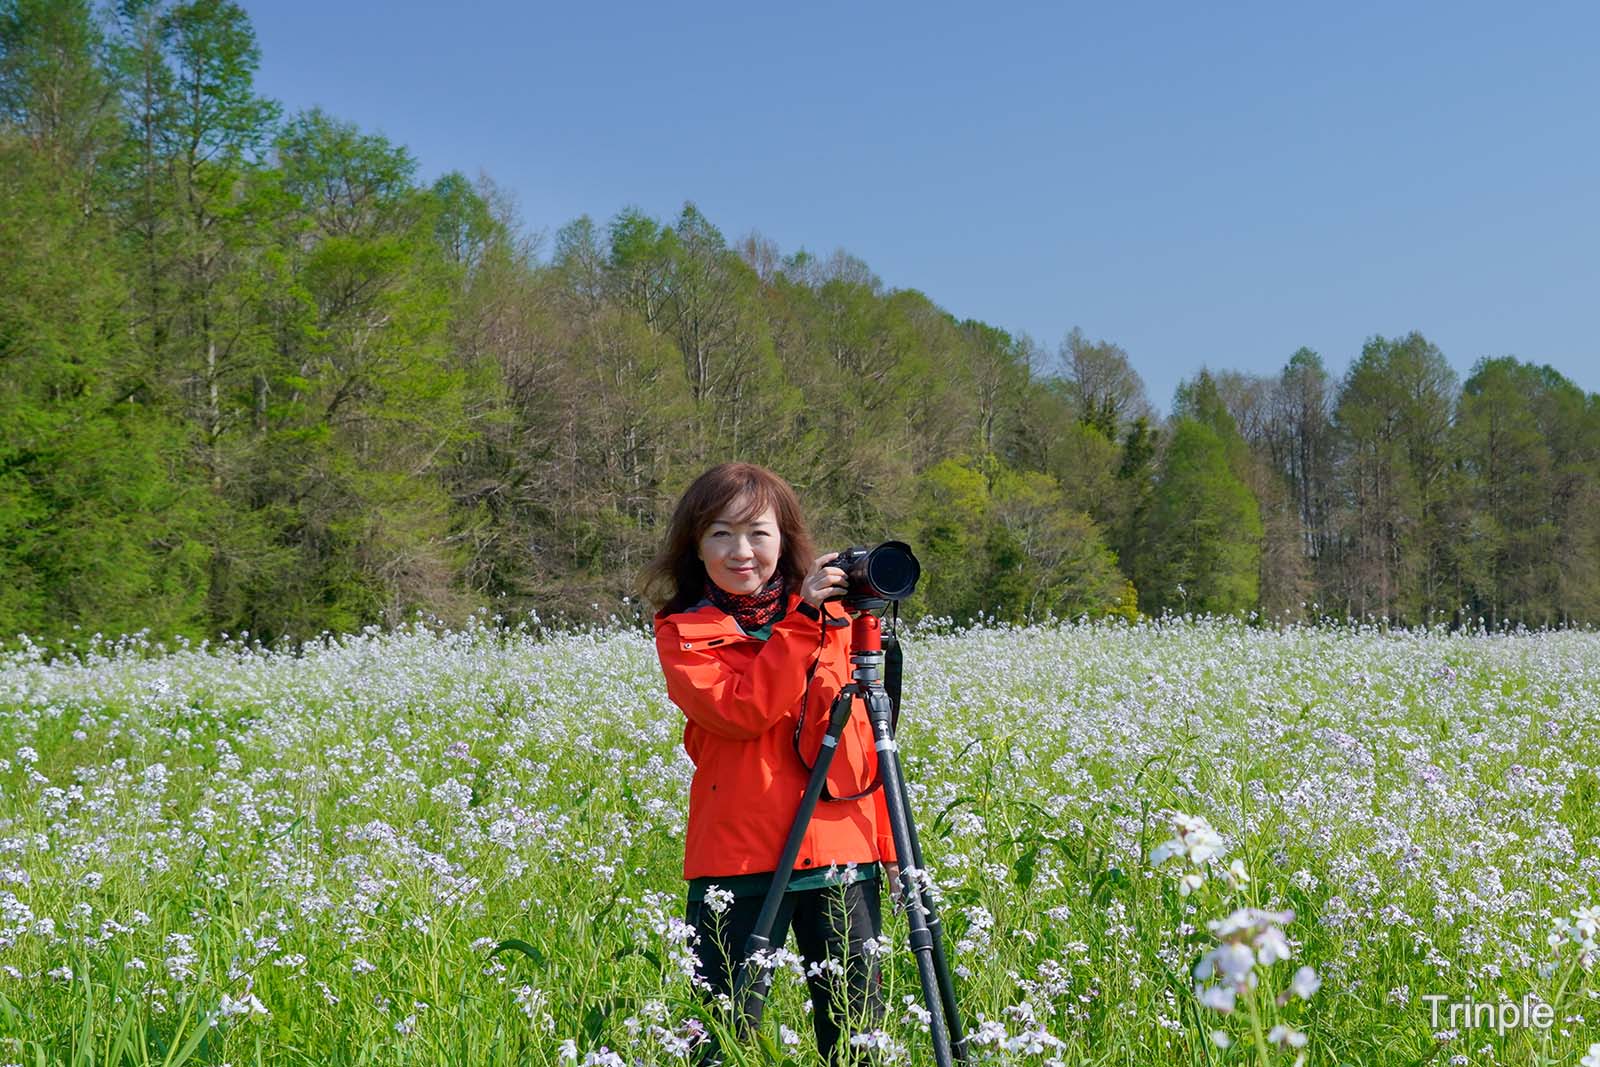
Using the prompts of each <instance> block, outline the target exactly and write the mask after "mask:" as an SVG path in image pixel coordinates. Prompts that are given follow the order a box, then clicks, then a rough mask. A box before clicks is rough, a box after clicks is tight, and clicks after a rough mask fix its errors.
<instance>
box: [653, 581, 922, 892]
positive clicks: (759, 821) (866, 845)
mask: <svg viewBox="0 0 1600 1067" xmlns="http://www.w3.org/2000/svg"><path fill="white" fill-rule="evenodd" d="M826 607H827V617H828V619H829V620H830V625H829V626H827V627H826V630H825V632H826V638H824V637H823V636H822V633H823V630H824V628H823V627H822V626H821V625H820V619H819V617H818V615H817V613H816V612H815V611H814V610H813V609H811V608H810V607H809V606H806V607H805V608H804V610H801V601H800V597H799V596H798V595H796V594H790V596H789V604H788V610H787V611H786V612H785V614H784V616H783V618H782V619H780V620H779V621H778V622H777V623H776V624H775V625H774V626H773V627H772V636H770V637H769V638H768V639H767V640H766V641H764V642H763V641H761V640H759V639H757V638H754V637H750V636H748V635H746V634H745V632H744V631H743V630H742V629H741V628H740V626H739V624H738V623H737V622H736V621H734V618H733V616H731V615H729V614H727V613H726V612H724V611H723V610H722V609H721V608H718V607H716V606H714V605H712V604H709V603H703V604H700V605H698V606H697V607H695V608H693V609H691V610H689V611H683V612H678V613H676V614H672V615H668V614H665V613H661V614H658V615H657V616H656V619H655V627H656V651H657V653H658V654H659V655H660V657H661V671H662V673H663V674H665V675H666V679H667V695H668V696H669V697H671V698H672V702H673V703H674V704H676V705H677V706H678V707H679V708H681V709H682V710H683V713H684V715H685V716H686V717H687V719H688V721H687V722H686V723H685V724H684V727H683V747H684V750H685V751H687V752H688V753H689V758H690V759H691V760H693V761H694V767H695V770H694V779H693V781H692V782H691V784H690V786H689V829H688V835H687V840H686V841H685V842H684V856H683V876H684V877H685V878H714V877H727V876H731V875H736V874H755V873H760V872H765V871H771V870H775V869H776V868H777V866H778V857H779V853H781V852H782V851H783V842H784V840H785V838H787V837H788V834H789V827H790V825H791V824H793V822H794V817H795V813H796V812H797V811H798V810H799V807H800V798H801V795H802V794H803V793H804V792H805V788H806V781H807V779H808V778H809V773H808V772H807V770H806V768H805V767H804V766H803V765H802V764H801V762H800V759H799V757H797V756H796V755H795V751H794V731H795V725H796V723H797V722H798V721H799V717H800V712H801V708H802V706H804V708H805V733H804V734H803V735H802V737H801V739H800V750H801V752H803V753H805V758H806V760H807V761H808V762H811V763H815V762H816V754H817V750H818V749H819V748H820V747H821V745H822V736H823V734H824V733H826V732H827V726H828V712H829V710H830V709H831V708H832V707H833V698H834V696H835V695H837V694H838V692H839V690H840V688H841V687H843V686H844V685H845V684H846V683H847V682H848V681H849V679H850V659H849V656H850V629H849V620H848V618H847V617H846V616H845V614H844V612H843V611H842V610H841V609H840V608H839V606H838V605H837V604H834V603H832V602H829V603H828V604H827V606H826ZM819 646H820V649H819ZM819 650H820V652H821V659H820V661H819V662H818V663H817V669H816V673H815V675H814V676H813V677H812V680H811V684H810V689H809V691H807V686H806V673H807V671H809V670H810V668H811V664H812V662H813V661H816V660H817V659H818V652H819ZM877 770H878V758H877V752H876V750H875V749H874V747H873V739H872V725H871V723H869V722H868V720H867V712H866V708H865V707H864V706H863V705H862V704H861V702H860V701H856V703H855V708H854V709H853V711H852V712H851V716H850V720H849V721H848V722H847V723H845V726H844V732H843V735H842V736H841V737H840V739H839V747H838V749H837V750H836V751H835V753H834V757H833V762H832V763H831V764H830V765H829V768H828V792H829V793H830V794H831V795H833V796H849V795H851V794H853V793H859V792H861V790H863V789H865V788H867V787H868V786H869V785H871V784H872V783H873V782H874V781H875V780H876V778H877ZM894 855H895V853H894V838H893V836H892V834H891V832H890V829H889V817H888V811H887V809H886V807H885V805H884V801H883V790H882V789H875V790H873V792H871V793H869V794H868V795H867V796H865V797H862V798H860V799H859V800H848V801H828V800H821V801H818V803H817V807H816V811H815V813H814V814H813V815H812V818H811V823H810V825H809V826H808V827H807V828H806V835H805V839H804V841H803V842H802V843H801V846H800V854H799V856H798V857H796V859H795V867H794V869H795V871H796V872H797V873H798V872H803V871H807V870H815V869H816V868H818V867H827V866H828V865H829V864H834V863H837V864H839V865H841V866H843V865H844V864H846V863H852V862H854V863H870V862H873V861H875V860H880V859H881V860H884V861H892V860H893V859H894Z"/></svg>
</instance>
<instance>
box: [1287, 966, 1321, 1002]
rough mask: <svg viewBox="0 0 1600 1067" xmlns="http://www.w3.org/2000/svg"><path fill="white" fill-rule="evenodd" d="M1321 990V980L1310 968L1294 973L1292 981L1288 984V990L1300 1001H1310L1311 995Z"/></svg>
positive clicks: (1302, 968) (1303, 968)
mask: <svg viewBox="0 0 1600 1067" xmlns="http://www.w3.org/2000/svg"><path fill="white" fill-rule="evenodd" d="M1321 988H1322V978H1321V976H1320V975H1318V974H1317V972H1316V971H1314V970H1313V969H1311V968H1310V967H1301V968H1300V969H1299V970H1298V971H1295V972H1294V980H1293V981H1291V982H1290V983H1289V989H1290V990H1291V991H1292V992H1293V993H1294V995H1295V996H1297V997H1299V998H1300V999H1301V1000H1310V999H1311V994H1313V993H1315V992H1316V991H1317V990H1319V989H1321Z"/></svg>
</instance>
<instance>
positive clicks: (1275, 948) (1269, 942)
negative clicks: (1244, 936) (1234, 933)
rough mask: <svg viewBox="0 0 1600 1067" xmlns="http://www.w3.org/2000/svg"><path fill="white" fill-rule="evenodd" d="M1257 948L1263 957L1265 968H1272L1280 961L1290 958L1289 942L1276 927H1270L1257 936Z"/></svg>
mask: <svg viewBox="0 0 1600 1067" xmlns="http://www.w3.org/2000/svg"><path fill="white" fill-rule="evenodd" d="M1255 946H1256V950H1257V952H1259V953H1260V955H1261V963H1262V965H1263V966H1268V967H1270V966H1271V965H1272V964H1274V963H1277V962H1278V961H1279V960H1286V959H1288V958H1289V941H1288V939H1287V938H1286V937H1284V936H1283V931H1282V930H1280V929H1278V928H1277V927H1276V926H1269V927H1267V928H1266V929H1265V930H1263V931H1261V932H1260V933H1259V934H1257V935H1256V937H1255Z"/></svg>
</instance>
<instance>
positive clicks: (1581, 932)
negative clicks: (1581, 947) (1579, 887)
mask: <svg viewBox="0 0 1600 1067" xmlns="http://www.w3.org/2000/svg"><path fill="white" fill-rule="evenodd" d="M1569 914H1571V916H1572V918H1573V923H1572V932H1573V933H1574V934H1575V935H1577V938H1578V940H1580V941H1593V940H1594V939H1595V937H1596V935H1600V905H1591V906H1589V907H1587V908H1574V909H1572V911H1571V912H1570V913H1569Z"/></svg>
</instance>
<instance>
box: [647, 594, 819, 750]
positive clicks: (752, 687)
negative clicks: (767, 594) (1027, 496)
mask: <svg viewBox="0 0 1600 1067" xmlns="http://www.w3.org/2000/svg"><path fill="white" fill-rule="evenodd" d="M818 630H819V623H818V619H817V618H816V617H815V616H814V615H813V614H808V613H806V612H804V611H795V612H790V613H789V614H788V615H785V616H784V617H783V618H782V619H779V620H778V622H777V624H776V625H774V626H773V628H772V636H770V637H768V638H767V640H766V643H765V644H764V645H763V646H762V648H761V650H760V651H759V652H757V653H756V656H755V659H753V660H752V661H751V662H750V666H749V668H748V669H746V670H745V671H744V672H743V673H736V672H735V671H734V670H733V668H731V667H729V666H728V665H727V664H726V663H724V662H723V661H722V659H721V658H720V657H719V656H717V655H716V654H715V653H714V652H712V651H710V650H708V649H704V648H689V649H686V648H684V647H683V645H684V642H683V640H682V639H681V638H680V637H679V636H678V628H677V627H676V626H674V625H673V624H671V623H664V624H663V625H662V626H661V628H660V629H658V630H657V631H656V652H657V654H658V655H659V656H660V658H661V671H662V673H663V674H665V675H666V677H667V696H669V697H670V698H672V702H673V703H674V704H676V705H678V707H680V708H682V709H683V713H684V714H685V715H687V716H688V717H689V721H690V722H692V723H694V724H695V725H696V726H699V727H701V728H702V729H704V730H707V731H709V732H710V733H713V734H715V735H717V736H718V737H725V738H728V739H729V740H732V741H747V740H749V739H751V738H755V737H760V736H761V735H762V734H764V733H766V732H767V731H768V730H770V729H771V728H772V727H773V725H774V724H775V723H777V722H778V720H780V719H782V718H783V717H784V715H785V714H787V713H788V712H789V711H790V710H791V709H793V708H794V707H795V706H796V705H798V704H799V703H800V699H801V697H803V696H804V695H805V690H806V674H807V672H808V671H809V670H810V668H811V664H812V662H813V661H814V660H815V659H816V656H817V650H818V648H819V640H820V638H819V634H818Z"/></svg>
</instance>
